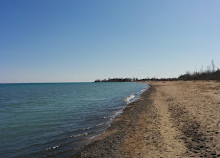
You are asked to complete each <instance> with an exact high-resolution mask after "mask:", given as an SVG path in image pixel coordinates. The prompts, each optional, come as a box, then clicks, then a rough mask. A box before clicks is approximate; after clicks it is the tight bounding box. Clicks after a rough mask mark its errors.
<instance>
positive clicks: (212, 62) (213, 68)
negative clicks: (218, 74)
mask: <svg viewBox="0 0 220 158" xmlns="http://www.w3.org/2000/svg"><path fill="white" fill-rule="evenodd" d="M211 65H212V72H215V63H214V61H213V60H212V61H211Z"/></svg>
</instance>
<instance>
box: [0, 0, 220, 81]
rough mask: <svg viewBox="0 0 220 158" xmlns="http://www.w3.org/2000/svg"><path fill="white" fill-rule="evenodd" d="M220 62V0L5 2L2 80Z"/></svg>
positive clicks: (151, 71)
mask: <svg viewBox="0 0 220 158" xmlns="http://www.w3.org/2000/svg"><path fill="white" fill-rule="evenodd" d="M212 59H213V60H214V62H215V64H216V66H218V67H219V68H220V1H219V0H182V1H180V0H178V1H177V0H166V1H165V0H151V1H149V0H78V1H77V0H59V1H58V0H1V1H0V82H75V81H77V82H78V81H93V80H95V79H103V78H108V77H139V78H145V77H178V76H179V75H180V74H182V73H185V72H186V71H187V70H189V71H194V70H196V69H197V70H200V68H201V67H202V65H203V67H204V69H205V68H206V67H207V65H209V64H210V62H211V60H212Z"/></svg>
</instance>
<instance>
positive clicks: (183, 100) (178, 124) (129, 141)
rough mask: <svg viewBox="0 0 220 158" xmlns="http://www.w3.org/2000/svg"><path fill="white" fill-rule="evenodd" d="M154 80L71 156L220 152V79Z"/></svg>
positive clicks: (219, 153)
mask: <svg viewBox="0 0 220 158" xmlns="http://www.w3.org/2000/svg"><path fill="white" fill-rule="evenodd" d="M150 85H151V86H150V88H149V89H148V90H146V91H145V92H144V93H142V95H141V97H140V99H138V100H136V101H134V102H132V103H130V104H129V105H128V106H127V107H126V108H125V109H124V112H123V113H122V114H121V115H119V116H118V117H117V118H116V119H115V120H114V121H113V123H112V124H111V126H110V127H109V128H108V129H107V130H106V132H105V133H103V134H102V135H101V136H100V137H98V138H97V139H96V140H94V141H93V142H92V143H90V144H89V145H87V146H85V147H84V148H83V149H81V150H80V151H79V152H78V153H76V154H75V155H73V156H72V157H73V158H75V157H100V158H101V157H114V158H117V157H170V158H171V157H219V156H220V141H219V140H220V133H219V132H220V115H219V113H220V83H219V82H215V81H211V82H207V81H172V82H162V81H160V82H150Z"/></svg>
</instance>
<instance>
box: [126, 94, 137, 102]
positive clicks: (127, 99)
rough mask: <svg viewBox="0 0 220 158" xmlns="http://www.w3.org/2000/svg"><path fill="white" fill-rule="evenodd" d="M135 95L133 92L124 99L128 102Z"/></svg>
mask: <svg viewBox="0 0 220 158" xmlns="http://www.w3.org/2000/svg"><path fill="white" fill-rule="evenodd" d="M134 97H135V95H134V94H131V95H130V96H129V97H127V98H125V99H124V101H125V102H127V103H129V102H130V100H131V99H133V98H134Z"/></svg>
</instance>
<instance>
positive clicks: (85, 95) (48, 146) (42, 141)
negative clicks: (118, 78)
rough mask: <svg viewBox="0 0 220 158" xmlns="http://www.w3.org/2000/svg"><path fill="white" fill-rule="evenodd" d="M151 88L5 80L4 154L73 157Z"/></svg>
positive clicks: (1, 99) (0, 93) (0, 113)
mask: <svg viewBox="0 0 220 158" xmlns="http://www.w3.org/2000/svg"><path fill="white" fill-rule="evenodd" d="M147 87H148V86H147V85H146V84H141V83H133V82H132V83H131V82H129V83H36V84H0V131H1V132H0V140H1V143H0V155H1V156H3V157H49V156H53V157H60V156H61V157H62V156H69V155H71V154H73V153H74V152H75V151H76V150H77V149H78V148H80V147H82V146H83V145H85V144H87V143H88V142H89V141H90V140H91V139H92V138H93V137H96V136H98V135H99V134H101V133H102V132H103V131H104V130H105V129H106V128H107V127H108V126H109V124H110V123H111V121H112V120H113V119H114V117H115V116H116V115H118V114H120V113H121V112H122V110H123V108H124V107H125V106H126V105H127V104H128V103H129V102H132V101H134V100H136V99H137V98H138V97H139V95H140V94H141V92H143V90H144V89H146V88H147Z"/></svg>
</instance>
